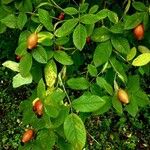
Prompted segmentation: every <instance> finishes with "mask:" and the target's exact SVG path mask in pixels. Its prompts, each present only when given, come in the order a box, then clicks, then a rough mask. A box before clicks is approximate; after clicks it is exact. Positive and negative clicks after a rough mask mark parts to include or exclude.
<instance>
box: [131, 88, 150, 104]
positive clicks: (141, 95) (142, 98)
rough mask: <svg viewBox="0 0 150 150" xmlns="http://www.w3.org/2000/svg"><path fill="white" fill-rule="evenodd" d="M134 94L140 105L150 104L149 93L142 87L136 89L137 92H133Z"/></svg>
mask: <svg viewBox="0 0 150 150" xmlns="http://www.w3.org/2000/svg"><path fill="white" fill-rule="evenodd" d="M133 96H134V98H135V100H136V103H137V105H138V106H139V107H145V106H146V105H149V104H150V101H149V98H148V95H147V94H146V93H145V92H143V91H142V90H140V89H139V90H138V91H136V92H135V93H133Z"/></svg>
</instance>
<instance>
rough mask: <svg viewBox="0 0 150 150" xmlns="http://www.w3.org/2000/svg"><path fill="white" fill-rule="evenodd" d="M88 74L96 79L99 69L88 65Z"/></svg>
mask: <svg viewBox="0 0 150 150" xmlns="http://www.w3.org/2000/svg"><path fill="white" fill-rule="evenodd" d="M87 68H88V72H89V74H90V75H91V76H92V77H96V76H97V69H96V67H95V66H94V65H91V64H89V65H88V67H87Z"/></svg>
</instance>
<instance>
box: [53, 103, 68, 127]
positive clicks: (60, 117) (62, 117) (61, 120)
mask: <svg viewBox="0 0 150 150" xmlns="http://www.w3.org/2000/svg"><path fill="white" fill-rule="evenodd" d="M69 111H70V108H69V107H68V106H64V105H62V106H61V110H60V112H59V114H58V116H57V118H51V122H52V124H53V126H54V128H58V127H59V126H60V125H62V124H63V123H64V121H65V119H66V117H67V116H68V115H69Z"/></svg>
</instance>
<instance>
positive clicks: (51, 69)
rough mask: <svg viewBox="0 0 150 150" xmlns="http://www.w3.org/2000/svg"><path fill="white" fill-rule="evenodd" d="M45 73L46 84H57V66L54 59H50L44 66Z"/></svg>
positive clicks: (50, 85) (49, 85)
mask: <svg viewBox="0 0 150 150" xmlns="http://www.w3.org/2000/svg"><path fill="white" fill-rule="evenodd" d="M44 74H45V80H46V85H47V86H48V87H52V86H53V85H54V84H55V82H56V78H57V67H56V64H55V62H54V61H53V60H50V61H49V62H48V63H47V64H46V66H45V68H44Z"/></svg>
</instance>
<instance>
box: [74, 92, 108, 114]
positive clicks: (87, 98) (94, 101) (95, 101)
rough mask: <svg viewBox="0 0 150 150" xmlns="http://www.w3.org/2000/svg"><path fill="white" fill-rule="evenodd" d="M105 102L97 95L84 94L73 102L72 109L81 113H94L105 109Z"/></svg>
mask: <svg viewBox="0 0 150 150" xmlns="http://www.w3.org/2000/svg"><path fill="white" fill-rule="evenodd" d="M104 104H105V101H104V100H103V99H102V98H100V97H99V96H97V95H91V94H83V95H82V96H80V97H79V98H77V99H75V100H73V101H72V107H73V108H74V109H75V110H76V111H80V112H93V111H96V110H98V109H99V108H101V107H103V105H104Z"/></svg>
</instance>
